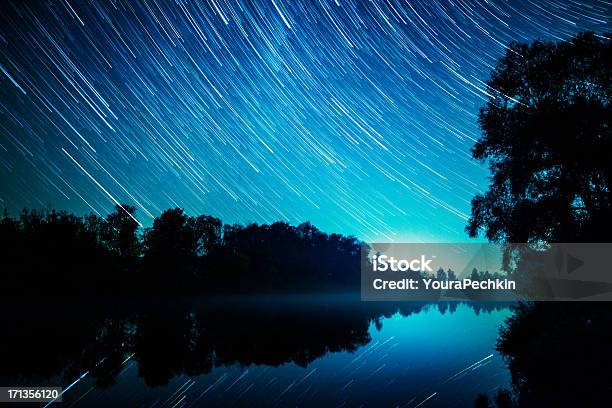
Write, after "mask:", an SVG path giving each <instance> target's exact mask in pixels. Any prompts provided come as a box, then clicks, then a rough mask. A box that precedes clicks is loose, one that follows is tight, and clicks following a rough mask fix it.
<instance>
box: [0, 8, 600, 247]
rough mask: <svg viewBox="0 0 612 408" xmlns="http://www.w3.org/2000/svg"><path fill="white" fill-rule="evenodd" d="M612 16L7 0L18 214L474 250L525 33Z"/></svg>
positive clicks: (1, 185) (7, 141)
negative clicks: (179, 215)
mask: <svg viewBox="0 0 612 408" xmlns="http://www.w3.org/2000/svg"><path fill="white" fill-rule="evenodd" d="M610 15H611V6H610V3H609V2H606V1H591V2H582V1H561V0H543V1H539V0H538V1H536V0H533V1H516V2H512V1H511V2H501V1H494V0H490V1H482V2H477V1H474V0H453V1H450V0H444V1H420V0H419V1H416V0H415V1H403V0H373V1H363V2H354V1H344V0H335V1H323V0H319V1H316V0H312V1H297V0H292V1H287V0H269V1H263V0H262V1H257V2H246V1H230V0H202V1H194V2H188V1H182V0H176V1H160V0H148V1H142V2H140V1H105V0H100V1H86V0H80V1H76V0H61V1H60V0H58V1H48V2H31V1H27V2H22V1H7V0H4V1H3V2H2V5H1V6H0V207H6V208H7V209H8V210H9V212H10V213H12V214H17V213H18V212H19V211H20V210H21V209H22V208H24V207H28V208H41V207H47V206H51V207H53V208H58V209H66V210H69V211H73V212H75V213H77V214H84V213H86V212H92V211H93V212H96V213H99V214H107V213H108V212H110V211H111V210H112V208H113V206H114V205H115V204H116V203H126V204H130V205H134V206H136V208H137V211H138V212H137V218H138V220H139V221H140V222H141V223H142V225H145V226H147V225H150V224H151V222H152V219H153V217H155V216H157V215H158V214H159V213H160V212H161V211H162V210H164V209H166V208H170V207H182V208H185V210H186V211H187V212H188V213H191V214H201V213H205V214H210V215H214V216H216V217H219V218H221V219H222V220H223V221H224V222H226V223H233V222H241V223H246V222H251V221H252V222H259V223H262V222H273V221H277V220H280V221H287V222H289V223H292V224H297V223H300V222H302V221H305V220H310V221H312V222H313V223H314V224H315V225H317V226H318V227H319V228H321V229H323V230H325V231H329V232H331V231H336V232H341V233H344V234H354V235H356V236H357V237H359V238H361V239H368V240H379V241H380V240H385V241H387V240H395V241H402V240H404V241H410V240H413V241H414V240H417V241H426V240H433V241H435V240H447V241H457V240H459V241H461V240H465V239H466V237H465V233H464V232H463V228H464V225H465V221H466V218H467V216H468V214H469V211H470V200H471V198H472V197H473V195H474V194H476V193H478V192H480V191H482V190H483V189H485V188H486V185H487V171H486V168H485V167H484V166H482V165H480V164H479V163H477V162H475V161H473V160H472V159H471V157H470V148H471V146H472V145H473V143H474V141H475V140H476V139H477V138H478V137H479V130H478V127H477V124H476V115H477V113H478V108H479V107H480V106H481V105H482V104H483V103H484V102H485V100H486V98H487V97H488V95H490V94H492V93H493V92H495V90H492V89H488V88H487V86H486V84H485V81H486V80H487V78H488V75H489V72H490V71H491V69H492V68H493V67H494V65H495V61H496V59H497V58H499V57H500V56H501V55H502V54H503V53H504V52H505V47H506V46H507V44H508V43H509V42H510V41H513V40H516V41H531V40H534V39H537V38H541V39H547V40H555V41H558V40H564V39H567V38H569V37H571V36H572V35H574V34H576V33H577V32H580V31H594V32H596V33H598V34H600V35H604V34H605V33H606V32H607V31H609V23H610Z"/></svg>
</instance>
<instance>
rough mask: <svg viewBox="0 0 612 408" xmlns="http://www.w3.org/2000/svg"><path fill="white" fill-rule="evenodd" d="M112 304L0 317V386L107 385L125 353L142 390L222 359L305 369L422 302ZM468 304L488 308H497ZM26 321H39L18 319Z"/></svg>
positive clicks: (352, 347) (29, 309)
mask: <svg viewBox="0 0 612 408" xmlns="http://www.w3.org/2000/svg"><path fill="white" fill-rule="evenodd" d="M111 302H112V303H111V304H108V303H104V304H101V305H93V304H91V303H86V302H83V301H81V303H80V306H79V310H78V311H75V310H73V308H72V306H70V305H66V306H65V307H61V306H57V307H53V308H51V307H48V306H46V305H45V309H46V311H47V313H50V314H52V315H60V316H63V317H62V323H61V327H56V325H57V324H58V323H57V321H55V320H52V319H41V318H40V313H41V309H40V307H38V306H40V304H37V303H31V304H29V305H27V306H24V307H23V308H21V309H20V310H18V311H17V313H11V314H10V315H8V314H7V316H6V317H4V318H3V319H2V321H1V322H0V323H2V325H3V327H4V328H5V329H6V332H7V334H8V335H7V336H3V337H2V338H0V359H1V361H2V362H3V364H2V369H1V370H0V382H2V383H6V384H8V383H11V384H12V383H14V382H15V380H16V379H19V382H18V383H19V384H28V383H30V384H39V385H40V383H41V382H42V381H44V380H45V379H50V378H51V377H54V376H61V377H64V382H66V381H68V380H71V379H74V378H75V377H77V376H78V375H79V374H80V373H81V372H84V371H90V373H91V375H92V376H93V377H94V378H95V379H96V384H97V385H98V386H108V385H112V384H113V383H114V379H115V377H116V375H117V374H118V373H119V371H120V369H121V364H122V362H123V361H124V360H125V358H126V356H128V355H132V353H133V357H132V361H136V362H137V363H138V367H139V368H138V369H139V374H140V376H142V377H143V378H144V380H145V382H146V383H147V384H148V385H150V386H158V385H164V384H167V383H168V381H169V380H170V379H171V378H173V377H174V376H178V375H182V374H186V375H190V376H196V375H199V374H204V373H208V372H210V371H211V370H212V369H213V368H214V367H220V366H226V365H236V364H237V365H241V366H248V365H252V364H256V365H268V366H279V365H282V364H286V363H294V364H297V365H299V366H303V367H305V366H307V365H308V364H310V363H311V362H312V361H314V360H315V359H317V358H319V357H321V356H323V355H325V354H327V353H330V352H338V351H349V352H353V351H356V350H357V349H358V348H359V347H360V346H363V345H365V344H367V343H368V342H369V341H370V334H369V329H370V325H374V327H376V328H377V329H381V328H382V318H383V317H390V316H392V315H393V314H395V313H398V312H399V313H400V314H401V315H402V316H409V315H411V314H413V313H419V312H420V311H421V310H423V308H424V307H428V306H427V305H426V304H422V303H403V304H401V305H399V306H398V305H394V304H390V303H383V302H372V303H366V302H360V301H359V300H358V299H355V298H350V299H347V298H344V297H340V298H338V297H337V296H335V297H332V296H324V297H316V296H314V297H313V296H300V297H287V298H282V299H276V300H274V301H271V300H266V299H264V298H262V297H248V298H245V297H241V298H236V299H233V300H232V299H228V298H223V299H221V298H219V299H208V300H199V301H198V302H190V301H182V300H180V299H177V300H176V301H174V302H173V303H172V305H171V306H167V305H165V304H164V306H163V307H161V306H160V305H159V303H158V301H157V300H155V299H152V300H145V299H139V300H138V301H137V303H136V304H135V305H134V304H129V303H127V302H123V303H122V302H118V301H117V300H112V301H111ZM37 305H38V306H37ZM87 305H89V306H87ZM469 305H470V306H472V307H475V308H476V310H478V311H489V312H490V311H492V310H496V309H499V308H501V307H504V306H505V305H501V304H500V305H496V304H492V303H483V304H476V303H470V304H469ZM456 307H457V303H450V304H438V308H440V310H445V311H449V312H450V313H453V312H454V310H456ZM113 310H114V311H113ZM32 319H36V320H37V321H39V322H40V324H37V325H25V324H23V322H27V321H32ZM45 325H46V326H45ZM39 330H42V332H41V331H39ZM42 338H44V341H41V340H40V339H42Z"/></svg>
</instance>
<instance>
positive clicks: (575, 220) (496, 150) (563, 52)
mask: <svg viewBox="0 0 612 408" xmlns="http://www.w3.org/2000/svg"><path fill="white" fill-rule="evenodd" d="M610 61H612V47H611V45H610V41H609V40H608V39H605V38H603V37H599V36H596V35H594V34H580V35H577V36H576V37H574V38H573V39H571V40H570V41H568V42H560V43H551V42H543V41H536V42H533V43H531V44H519V43H513V44H510V46H509V48H508V50H507V52H506V54H505V55H504V56H503V57H502V58H501V59H500V60H499V62H498V64H497V66H496V68H495V70H494V71H493V72H492V75H491V79H490V80H489V81H488V82H487V85H488V89H489V91H490V92H491V97H490V98H489V100H488V102H487V103H486V105H485V106H484V107H483V108H482V109H481V111H480V115H479V124H480V127H481V129H482V131H483V136H482V137H481V138H480V140H478V142H477V143H476V145H475V146H474V148H473V150H472V155H473V157H474V158H475V159H477V160H480V161H482V162H487V163H488V165H489V168H490V171H491V179H490V180H491V182H490V186H489V190H488V191H487V192H486V193H484V194H482V195H477V196H476V197H475V198H474V199H473V200H472V215H471V218H470V220H469V224H468V226H467V228H466V229H467V231H468V233H469V234H470V236H472V237H475V236H477V235H478V234H479V232H484V234H485V235H486V237H487V238H488V239H489V240H490V241H494V242H540V241H544V242H602V241H607V240H609V238H608V236H609V229H610V226H611V225H612V206H611V203H612V200H611V196H610V178H611V168H612V166H611V162H610V152H611V151H612V145H611V138H610V118H611V117H612V111H611V110H610V98H611V93H612V86H611V81H610V80H611V76H612V71H611V69H610Z"/></svg>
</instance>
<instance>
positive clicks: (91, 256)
mask: <svg viewBox="0 0 612 408" xmlns="http://www.w3.org/2000/svg"><path fill="white" fill-rule="evenodd" d="M360 245H361V243H360V242H359V241H358V240H357V239H356V238H355V237H352V236H343V235H340V234H326V233H324V232H321V231H320V230H318V229H317V228H316V227H315V226H314V225H312V224H311V223H310V222H305V223H302V224H300V225H298V226H291V225H289V224H287V223H285V222H275V223H273V224H269V225H268V224H263V225H259V224H248V225H240V224H232V225H230V224H225V225H224V224H223V223H222V222H221V220H220V219H218V218H215V217H211V216H208V215H199V216H191V215H188V214H186V213H185V212H184V211H183V210H182V209H180V208H174V209H168V210H166V211H164V212H163V213H162V214H161V215H160V216H158V217H157V218H155V220H154V221H153V224H152V226H151V227H149V228H144V229H143V228H141V227H140V226H139V223H138V221H137V220H136V209H135V208H134V207H132V206H128V205H117V206H116V208H115V210H114V211H113V212H112V213H110V214H108V215H107V216H106V217H101V216H99V215H96V214H89V215H86V216H84V217H79V216H76V215H74V214H71V213H68V212H66V211H56V210H42V211H36V210H23V211H22V213H21V214H20V215H19V216H18V217H16V218H13V217H10V216H9V215H8V214H7V212H6V211H5V212H4V215H3V217H2V218H1V220H0V248H1V249H2V252H3V254H2V258H3V262H4V264H5V265H7V266H8V267H6V268H5V270H4V272H3V280H4V284H3V287H4V288H5V292H6V293H7V294H23V293H27V294H48V295H53V294H55V293H69V294H77V295H78V294H91V293H97V294H120V293H126V294H138V293H145V294H151V293H156V294H157V293H180V294H199V293H211V292H212V293H214V292H256V291H261V292H266V291H277V290H283V291H286V292H308V291H320V290H322V291H325V290H353V289H356V285H358V283H359V279H358V276H359V262H360Z"/></svg>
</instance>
